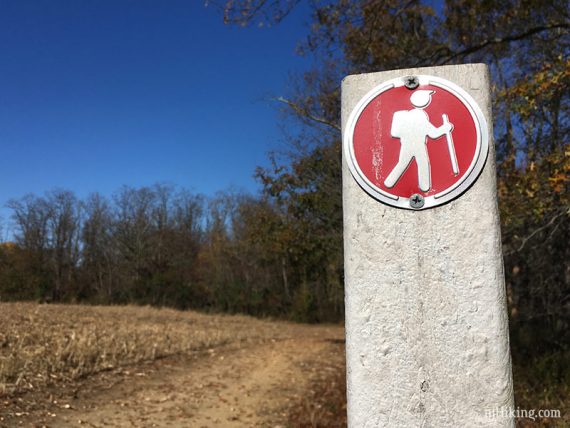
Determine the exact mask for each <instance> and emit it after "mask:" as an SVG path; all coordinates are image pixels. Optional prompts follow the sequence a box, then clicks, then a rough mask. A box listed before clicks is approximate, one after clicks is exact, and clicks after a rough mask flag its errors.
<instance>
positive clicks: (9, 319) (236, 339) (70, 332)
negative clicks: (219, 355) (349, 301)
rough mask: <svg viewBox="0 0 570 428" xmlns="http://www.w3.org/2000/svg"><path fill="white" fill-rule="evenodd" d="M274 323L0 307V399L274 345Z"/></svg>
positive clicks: (115, 310)
mask: <svg viewBox="0 0 570 428" xmlns="http://www.w3.org/2000/svg"><path fill="white" fill-rule="evenodd" d="M280 331H281V329H280V324H279V323H269V322H264V321H260V320H255V319H252V318H250V317H245V316H212V315H204V314H199V313H196V312H180V311H175V310H170V309H156V308H149V307H142V308H141V307H134V306H127V307H124V306H123V307H93V306H73V305H38V304H34V303H0V396H8V395H11V394H14V393H17V392H22V391H25V390H31V389H35V390H37V389H39V388H41V387H42V386H45V385H47V384H53V383H58V382H66V381H74V380H77V379H80V378H82V377H85V376H88V375H91V374H94V373H97V372H101V371H104V370H111V369H115V368H118V367H121V366H126V365H130V364H134V363H139V362H141V361H149V360H154V359H157V358H161V357H165V356H169V355H174V354H179V353H186V352H190V351H197V350H201V349H207V348H211V347H216V346H220V345H224V344H229V343H243V342H248V341H251V342H254V341H255V342H259V341H263V340H269V339H277V338H279V337H280V335H282V334H281V333H280Z"/></svg>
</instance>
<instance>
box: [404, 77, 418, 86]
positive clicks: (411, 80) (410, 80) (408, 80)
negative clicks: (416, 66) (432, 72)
mask: <svg viewBox="0 0 570 428" xmlns="http://www.w3.org/2000/svg"><path fill="white" fill-rule="evenodd" d="M404 85H405V86H406V88H408V89H416V88H417V87H418V86H420V81H419V79H418V78H417V77H416V76H406V77H404Z"/></svg>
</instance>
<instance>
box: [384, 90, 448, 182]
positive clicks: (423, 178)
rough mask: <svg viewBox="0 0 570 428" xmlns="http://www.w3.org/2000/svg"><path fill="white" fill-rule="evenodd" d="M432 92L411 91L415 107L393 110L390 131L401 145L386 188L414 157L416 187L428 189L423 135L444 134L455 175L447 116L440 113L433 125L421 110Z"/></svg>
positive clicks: (428, 177) (427, 163)
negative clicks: (437, 121) (441, 122)
mask: <svg viewBox="0 0 570 428" xmlns="http://www.w3.org/2000/svg"><path fill="white" fill-rule="evenodd" d="M434 92H435V91H431V90H417V91H415V92H414V93H413V94H412V96H411V97H410V101H411V103H412V105H413V106H414V107H415V108H414V109H412V110H402V111H397V112H396V113H394V117H393V119H392V129H391V131H390V133H391V134H392V137H394V138H399V139H400V144H401V148H400V158H399V160H398V163H397V164H396V166H395V167H394V169H393V170H392V172H391V173H390V175H388V177H387V178H386V180H385V181H384V185H385V186H386V187H388V188H391V187H394V185H395V184H396V183H397V182H398V180H399V179H400V177H401V176H402V174H404V172H405V171H406V169H407V168H408V165H410V162H412V159H413V158H415V159H416V164H417V166H418V185H419V188H420V189H421V190H422V191H423V192H427V191H429V190H430V189H431V172H430V164H429V157H428V152H427V137H429V138H431V139H434V140H435V139H436V138H439V137H441V136H443V135H446V136H447V145H448V150H449V156H450V158H451V165H452V168H453V173H454V174H455V175H457V174H458V173H459V169H458V167H457V158H456V156H455V148H454V146H453V140H452V138H451V131H452V130H453V125H452V124H451V123H450V122H449V120H448V118H447V115H446V114H444V115H443V125H441V126H440V127H439V128H436V127H435V126H433V125H432V124H431V123H430V121H429V116H428V114H427V113H426V112H425V110H424V109H425V108H426V107H427V106H428V105H429V103H430V101H431V96H432V94H433V93H434Z"/></svg>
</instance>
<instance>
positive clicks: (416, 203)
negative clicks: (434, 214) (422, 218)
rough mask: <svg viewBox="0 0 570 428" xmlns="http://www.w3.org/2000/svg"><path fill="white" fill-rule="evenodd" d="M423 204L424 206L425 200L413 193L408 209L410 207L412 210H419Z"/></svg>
mask: <svg viewBox="0 0 570 428" xmlns="http://www.w3.org/2000/svg"><path fill="white" fill-rule="evenodd" d="M424 204H425V199H424V197H423V196H422V195H419V194H417V193H414V194H413V195H412V196H411V197H410V207H412V208H413V209H415V210H419V209H420V208H421V207H423V206H424Z"/></svg>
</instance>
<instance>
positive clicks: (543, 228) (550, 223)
mask: <svg viewBox="0 0 570 428" xmlns="http://www.w3.org/2000/svg"><path fill="white" fill-rule="evenodd" d="M565 214H570V209H569V210H564V211H561V212H559V213H558V214H556V215H555V216H553V217H552V218H551V219H550V220H549V221H548V223H546V224H545V225H543V226H541V227H539V228H538V229H536V230H534V231H533V232H532V233H531V234H530V235H528V236H527V237H525V238H523V239H522V242H521V244H520V246H519V247H518V248H517V249H515V250H512V251H509V252H508V253H505V254H504V255H505V256H511V255H513V254H514V253H518V252H519V251H521V250H522V249H523V248H524V247H525V245H526V244H527V242H528V241H529V240H531V239H532V238H533V237H534V236H535V235H536V234H537V233H539V232H542V231H543V230H545V229H547V228H548V227H550V226H552V225H553V224H554V222H555V221H556V220H557V219H558V218H560V217H562V216H563V215H565ZM556 227H558V225H557V226H556Z"/></svg>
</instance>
